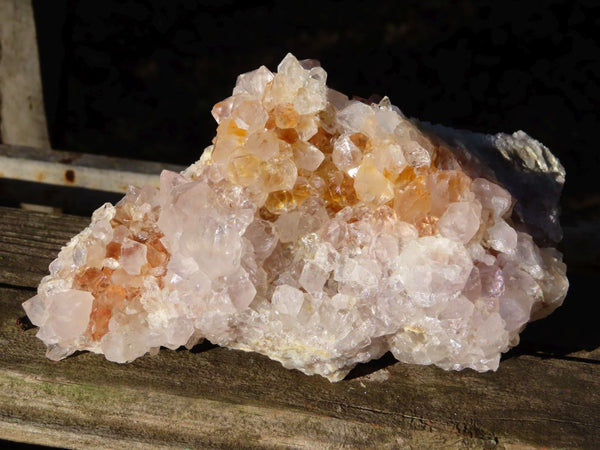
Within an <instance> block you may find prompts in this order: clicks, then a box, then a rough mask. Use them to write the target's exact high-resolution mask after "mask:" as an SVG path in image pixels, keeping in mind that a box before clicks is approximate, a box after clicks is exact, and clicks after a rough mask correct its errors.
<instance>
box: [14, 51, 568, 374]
mask: <svg viewBox="0 0 600 450" xmlns="http://www.w3.org/2000/svg"><path fill="white" fill-rule="evenodd" d="M325 80H326V73H325V71H324V70H323V69H322V68H321V67H320V66H319V65H318V63H316V62H315V61H298V60H297V59H296V58H295V57H294V56H292V55H291V54H289V55H287V56H286V57H285V58H284V60H283V61H282V62H281V64H280V65H279V67H278V71H277V73H272V72H270V71H269V70H268V69H266V68H265V67H261V68H259V69H257V70H255V71H253V72H250V73H246V74H243V75H240V76H239V77H238V80H237V84H236V86H235V88H234V90H233V95H232V96H231V97H229V98H227V99H226V100H224V101H222V102H220V103H218V104H217V105H216V106H215V107H214V109H213V111H212V113H213V116H214V117H215V119H216V121H217V123H218V128H217V135H216V137H215V138H214V140H213V145H211V146H210V147H208V148H207V149H206V150H205V151H204V153H203V155H202V157H201V159H200V160H199V161H198V162H196V163H195V164H193V165H191V166H190V167H189V168H188V169H186V170H185V171H184V172H182V173H173V172H168V171H165V172H163V173H162V175H161V181H160V189H155V188H152V187H148V186H146V187H141V188H140V187H131V188H130V190H129V192H128V193H127V195H125V197H124V198H123V199H122V200H121V201H120V202H119V203H117V205H115V206H113V205H111V204H105V205H103V206H102V207H100V208H99V209H98V210H97V211H96V212H95V213H94V215H93V217H92V222H91V224H90V226H89V227H88V228H86V229H85V230H83V231H82V232H81V233H80V234H78V235H77V236H75V237H74V238H73V239H72V240H71V242H69V243H68V244H67V246H66V247H64V248H63V249H62V251H61V252H60V253H59V255H58V258H57V259H56V260H55V261H54V262H52V264H51V265H50V275H49V276H47V277H45V278H44V279H43V280H42V282H41V284H40V286H39V289H38V294H37V295H36V296H35V297H33V298H32V299H30V300H28V301H26V302H25V303H24V305H23V306H24V308H25V311H26V312H27V314H28V316H29V318H30V319H31V321H32V322H33V323H34V324H35V325H37V326H39V327H40V328H39V331H38V333H37V336H38V337H39V338H40V339H41V340H42V341H44V343H45V344H46V345H47V347H48V351H47V356H48V358H50V359H54V360H59V359H61V358H65V357H66V356H68V355H70V354H72V353H73V352H75V351H77V350H89V351H92V352H96V353H102V354H104V355H105V357H106V358H107V359H109V360H111V361H116V362H121V363H124V362H128V361H132V360H134V359H135V358H138V357H140V356H142V355H144V354H145V353H147V352H151V353H153V352H156V351H158V348H159V347H161V346H164V347H168V348H171V349H175V348H178V347H179V346H182V345H186V346H188V347H190V346H193V345H195V344H196V343H197V342H199V341H200V340H201V339H203V338H205V339H208V340H210V341H211V342H213V343H215V344H218V345H222V346H226V347H230V348H237V349H242V350H248V351H255V352H259V353H262V354H265V355H267V356H269V357H270V358H272V359H275V360H277V361H280V362H281V363H282V364H283V365H284V366H285V367H287V368H295V369H299V370H301V371H302V372H304V373H306V374H319V375H322V376H324V377H327V378H328V379H329V380H331V381H337V380H340V379H342V378H343V377H344V376H345V375H346V374H347V373H348V372H349V371H350V370H351V369H352V368H353V367H354V366H355V365H356V364H357V363H361V362H366V361H369V360H371V359H374V358H379V357H380V356H382V355H383V354H384V353H386V352H387V351H391V352H392V353H393V354H394V356H395V357H396V358H397V359H398V360H400V361H403V362H406V363H416V364H435V365H437V366H439V367H442V368H444V369H455V370H460V369H463V368H466V367H469V368H472V369H475V370H478V371H485V370H495V369H496V368H497V367H498V364H499V360H500V354H501V353H502V352H505V351H507V350H508V349H509V348H510V347H511V346H514V345H516V344H517V343H518V341H519V332H520V331H521V330H522V329H523V328H524V327H525V324H526V323H527V322H528V321H530V320H535V319H538V318H541V317H543V316H546V315H548V314H549V313H551V312H552V311H553V310H554V309H555V308H557V307H558V306H559V305H560V304H561V303H562V301H563V299H564V297H565V295H566V291H567V288H568V281H567V278H566V275H565V272H566V267H565V265H564V264H563V263H562V261H561V254H560V253H559V252H558V251H556V250H555V249H553V248H541V247H540V246H539V245H538V244H540V245H545V246H546V245H552V244H553V243H555V242H556V241H558V240H560V237H561V234H560V227H559V225H558V220H557V216H558V214H557V199H558V196H559V194H560V190H561V187H562V184H563V182H564V169H563V168H562V166H561V165H560V163H559V162H558V160H557V159H556V158H555V157H554V156H553V155H552V154H551V153H550V152H549V151H548V149H547V148H546V147H544V146H543V145H542V144H540V143H539V142H537V141H535V140H534V139H532V138H530V137H529V136H527V135H526V134H525V133H523V132H517V133H514V134H513V135H504V134H498V135H495V136H485V135H481V134H474V133H469V132H461V131H456V130H451V129H447V128H443V127H434V126H432V125H428V124H423V123H419V122H417V121H415V120H409V119H407V118H406V117H405V116H404V115H403V114H402V113H401V112H400V110H398V108H396V107H395V106H393V105H391V103H390V101H389V100H388V99H387V98H384V99H383V100H381V101H380V102H378V103H369V102H364V101H359V100H349V99H348V98H347V97H346V96H345V95H342V94H341V93H339V92H336V91H334V90H332V89H329V88H327V87H326V85H325ZM500 184H503V185H504V187H502V186H501V185H500Z"/></svg>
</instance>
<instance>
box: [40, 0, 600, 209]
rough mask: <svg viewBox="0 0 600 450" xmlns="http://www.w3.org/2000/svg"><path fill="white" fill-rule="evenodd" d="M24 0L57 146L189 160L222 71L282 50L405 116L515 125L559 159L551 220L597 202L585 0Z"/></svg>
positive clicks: (598, 21) (592, 7)
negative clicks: (315, 62)
mask: <svg viewBox="0 0 600 450" xmlns="http://www.w3.org/2000/svg"><path fill="white" fill-rule="evenodd" d="M33 4H34V10H35V18H36V23H37V28H38V39H39V49H40V58H41V68H42V77H43V85H44V95H45V101H46V109H47V117H48V121H49V127H50V134H51V141H52V146H53V147H54V148H56V149H62V150H71V151H79V152H89V153H102V154H108V155H120V156H126V157H133V158H140V159H150V160H157V161H165V162H172V163H179V164H184V165H188V164H190V163H191V162H193V161H195V160H196V159H197V158H198V157H199V156H200V153H201V151H202V149H203V148H204V147H205V146H206V145H208V144H209V143H210V140H211V139H212V137H213V136H214V133H215V128H216V124H215V123H214V121H213V119H212V117H211V115H210V110H211V107H212V105H213V104H214V103H216V102H218V101H219V100H221V99H223V98H225V97H227V96H228V95H230V93H231V90H232V88H233V85H234V83H235V79H236V76H237V75H238V74H239V73H243V72H246V71H249V70H253V69H255V68H257V67H258V66H260V65H262V64H264V65H266V66H267V67H269V68H270V69H271V70H275V69H276V66H277V64H278V62H279V61H280V60H281V59H282V58H283V57H284V56H285V54H286V53H287V52H288V51H291V52H292V53H294V54H295V55H296V56H297V57H298V58H299V59H304V58H315V59H319V60H320V61H321V63H322V65H323V67H324V68H325V70H326V71H327V72H328V74H329V77H328V83H329V84H330V86H332V87H334V88H336V89H338V90H340V91H342V92H344V93H346V94H351V95H358V96H361V97H365V98H366V97H369V96H370V95H371V94H380V95H388V96H389V97H390V98H391V100H392V102H393V103H394V104H396V105H397V106H399V107H400V108H401V109H402V110H403V112H404V113H405V114H406V115H408V116H411V117H418V118H419V119H422V120H427V121H431V122H434V123H442V124H444V125H448V126H452V127H456V128H467V129H471V130H476V131H483V132H488V133H495V132H498V131H504V132H513V131H516V130H519V129H522V130H524V131H526V132H527V133H529V134H530V135H531V136H533V137H535V138H537V139H538V140H540V141H541V142H543V143H544V144H546V145H547V146H548V147H549V148H550V149H551V150H552V151H553V152H554V153H555V154H556V155H557V156H559V158H560V159H561V161H562V163H563V164H564V165H565V167H566V168H567V184H566V190H565V196H564V202H563V203H564V208H565V213H566V214H565V218H564V219H563V220H567V221H568V220H570V216H579V215H581V214H584V215H589V214H594V215H595V214H598V209H599V208H598V207H597V206H598V205H599V204H600V195H599V193H600V190H599V189H598V187H597V183H596V182H595V180H594V178H595V176H594V175H595V172H596V170H598V169H599V168H600V164H599V161H600V156H599V152H598V145H597V142H596V139H595V135H594V134H595V133H596V126H597V124H598V122H599V121H598V119H599V112H598V107H599V106H600V103H599V100H600V80H599V78H600V45H599V42H598V40H597V38H594V37H592V36H593V35H594V32H597V31H598V30H599V29H600V2H598V1H560V0H555V1H531V2H527V1H522V2H513V1H495V2H482V1H475V0H457V1H451V2H444V1H434V0H420V1H384V2H362V3H361V4H360V5H358V4H356V3H352V2H325V1H323V2H318V3H315V2H309V1H307V2H302V3H301V4H299V3H293V2H276V1H272V2H259V3H255V2H234V1H206V0H204V1H197V0H169V1H158V0H157V1H152V0H124V1H117V0H103V1H101V2H98V1H94V0H53V1H51V2H49V1H46V0H34V1H33Z"/></svg>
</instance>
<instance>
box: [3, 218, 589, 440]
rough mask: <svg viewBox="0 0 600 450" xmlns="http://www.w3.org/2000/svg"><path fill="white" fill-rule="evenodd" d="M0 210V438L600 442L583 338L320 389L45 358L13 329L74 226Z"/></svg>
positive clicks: (233, 357) (208, 371) (202, 362)
mask: <svg viewBox="0 0 600 450" xmlns="http://www.w3.org/2000/svg"><path fill="white" fill-rule="evenodd" d="M0 213H1V215H0V217H1V219H0V223H1V224H0V239H1V241H0V247H1V248H0V252H2V253H0V255H2V256H3V259H2V260H1V270H0V283H2V287H0V311H1V314H0V345H1V348H2V352H0V438H3V439H12V440H18V441H27V442H35V443H45V444H49V445H58V446H69V447H87V448H114V447H121V448H122V447H128V448H136V447H147V446H148V445H149V444H151V445H152V447H156V448H161V447H164V448H179V447H198V446H208V447H234V446H242V447H248V448H252V447H283V446H291V447H295V448H332V447H336V448H337V447H346V448H356V447H372V448H398V447H407V446H415V447H420V448H423V447H425V448H439V447H466V448H469V447H471V448H482V447H489V448H511V447H512V446H514V445H533V446H546V447H563V448H564V447H579V448H582V447H583V448H592V447H594V446H595V445H597V442H598V441H599V440H600V361H599V359H600V358H599V356H600V354H599V352H598V348H597V347H598V346H597V345H595V344H596V343H595V341H594V343H593V346H592V347H589V346H588V347H586V346H585V345H579V346H573V347H571V348H572V350H573V351H571V352H570V353H562V354H560V355H555V354H550V353H548V352H545V353H543V354H541V353H539V352H538V353H539V354H535V353H536V352H533V351H532V352H530V353H534V354H519V352H513V353H511V354H510V355H509V356H508V357H507V358H505V359H504V360H503V361H502V363H501V365H500V369H499V370H498V371H497V372H492V373H483V374H480V373H477V372H474V371H471V370H465V371H462V372H445V371H443V370H441V369H438V368H435V367H429V366H414V365H407V364H400V363H394V360H393V358H391V357H390V356H389V355H386V356H385V357H384V358H382V359H381V360H379V361H375V362H372V363H370V364H366V365H362V366H359V367H358V368H357V369H355V370H354V371H353V372H352V373H351V374H350V376H349V378H348V379H346V380H344V381H341V382H339V383H333V384H332V383H329V382H328V381H327V380H325V379H323V378H321V377H316V376H315V377H308V376H305V375H303V374H301V373H300V372H298V371H290V370H286V369H284V368H283V367H282V366H281V365H280V364H279V363H276V362H273V361H270V360H269V359H268V358H266V357H263V356H261V355H258V354H255V353H244V352H241V351H233V350H227V349H224V348H219V347H214V346H211V345H209V344H203V345H199V346H197V347H196V348H194V349H193V350H192V351H187V350H180V351H170V350H164V349H163V350H161V351H160V352H159V354H158V355H156V356H149V355H146V356H144V357H142V358H139V359H137V360H136V361H134V362H133V363H131V364H125V365H121V364H115V363H110V362H108V361H106V360H105V359H104V358H103V357H102V356H101V355H94V354H90V353H81V354H78V355H75V356H73V357H70V358H67V359H66V360H64V361H61V362H52V361H49V360H47V359H46V358H45V357H44V345H43V344H42V343H41V342H40V341H39V340H38V339H37V338H35V333H36V329H35V328H32V329H29V330H26V331H24V330H23V329H22V328H21V327H20V326H18V325H17V319H18V318H19V317H22V316H23V315H24V312H23V310H22V308H21V306H20V305H21V303H22V302H23V301H24V300H26V299H27V298H28V297H30V296H31V295H33V294H34V293H35V291H34V289H33V288H32V287H33V286H35V285H36V284H37V282H39V279H40V278H41V276H43V275H44V274H45V273H46V269H45V267H47V265H48V263H49V262H50V261H51V260H52V259H53V258H54V257H55V255H56V251H57V250H58V249H59V248H60V246H61V245H63V244H64V243H65V242H66V241H67V240H68V238H69V237H70V236H71V235H72V234H73V233H75V232H77V231H79V230H80V229H82V228H83V226H85V225H86V224H87V219H81V218H74V217H65V216H63V217H46V216H43V215H41V214H35V213H31V212H24V211H19V210H7V209H1V210H0ZM10 224H12V225H10ZM35 236H37V238H36V237H35ZM5 255H6V257H5ZM5 258H10V261H8V262H9V264H7V265H6V264H5V263H6V262H7V259H5ZM34 260H35V261H37V263H36V265H31V264H32V261H34ZM19 264H24V265H22V266H19ZM27 264H29V265H27ZM36 277H37V278H36ZM568 300H569V299H567V301H568ZM573 304H577V303H576V302H573ZM542 322H543V321H542ZM542 322H539V323H540V324H541V323H542ZM534 325H537V324H534ZM563 331H565V330H561V329H557V330H556V332H555V334H558V335H560V333H561V332H563ZM525 353H527V352H525ZM540 355H541V356H540Z"/></svg>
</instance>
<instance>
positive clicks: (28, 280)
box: [0, 207, 90, 287]
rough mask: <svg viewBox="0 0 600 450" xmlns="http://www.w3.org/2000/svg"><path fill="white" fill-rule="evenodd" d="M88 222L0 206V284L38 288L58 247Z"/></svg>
mask: <svg viewBox="0 0 600 450" xmlns="http://www.w3.org/2000/svg"><path fill="white" fill-rule="evenodd" d="M89 221H90V219H89V218H84V217H77V216H65V215H50V214H44V213H37V212H32V211H27V212H26V211H23V210H19V209H14V208H4V207H0V283H5V284H9V285H14V286H26V287H35V286H37V285H38V284H39V282H40V279H41V278H42V277H43V276H44V275H47V274H48V264H50V262H51V261H52V260H53V259H54V258H56V255H57V254H58V251H59V250H60V248H61V247H62V246H63V245H65V244H66V243H67V242H69V240H70V239H71V237H73V236H74V235H75V234H77V233H78V232H79V231H81V230H82V229H83V228H85V227H86V226H87V225H88V224H89Z"/></svg>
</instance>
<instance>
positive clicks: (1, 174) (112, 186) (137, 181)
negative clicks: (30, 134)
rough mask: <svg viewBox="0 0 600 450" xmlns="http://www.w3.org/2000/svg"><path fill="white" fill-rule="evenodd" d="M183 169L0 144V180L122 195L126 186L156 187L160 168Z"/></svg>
mask: <svg viewBox="0 0 600 450" xmlns="http://www.w3.org/2000/svg"><path fill="white" fill-rule="evenodd" d="M184 168H185V167H183V166H179V165H175V164H166V163H161V162H153V161H140V160H135V159H128V158H116V157H114V156H104V155H92V154H85V153H75V152H65V151H59V150H50V149H48V148H34V147H24V146H18V145H0V178H9V179H13V180H24V181H34V182H41V183H47V184H54V185H59V186H71V187H80V188H88V189H96V190H101V191H109V192H120V193H124V192H127V189H128V187H129V185H130V184H133V185H135V186H142V185H145V184H150V185H152V186H158V184H159V175H160V172H161V171H162V170H164V169H167V170H171V171H174V172H180V171H182V170H183V169H184Z"/></svg>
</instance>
